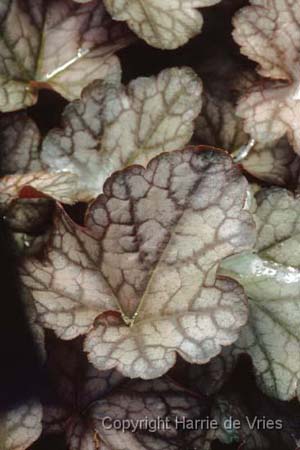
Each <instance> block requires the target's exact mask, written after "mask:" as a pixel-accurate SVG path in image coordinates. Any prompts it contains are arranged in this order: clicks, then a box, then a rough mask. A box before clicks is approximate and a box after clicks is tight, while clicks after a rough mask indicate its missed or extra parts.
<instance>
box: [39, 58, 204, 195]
mask: <svg viewBox="0 0 300 450" xmlns="http://www.w3.org/2000/svg"><path fill="white" fill-rule="evenodd" d="M201 93H202V83H201V80H200V79H199V78H198V77H197V75H196V74H195V72H194V71H193V70H192V69H190V68H187V67H183V68H176V67H175V68H172V69H166V70H164V71H162V72H161V73H160V74H159V75H158V76H157V77H149V78H146V77H140V78H137V79H136V80H134V81H132V82H131V83H130V84H129V85H128V87H127V88H123V87H122V86H120V85H119V84H118V83H109V84H108V83H106V84H104V83H101V82H95V83H93V84H92V85H90V86H89V87H88V88H86V89H85V90H84V92H83V94H82V99H81V101H76V102H74V103H72V104H70V105H68V106H67V108H66V110H65V112H64V114H63V122H62V128H61V129H54V130H52V131H51V132H50V133H49V134H48V136H47V137H46V139H45V140H44V142H43V146H42V153H41V158H42V161H43V164H44V165H46V166H47V167H48V168H49V170H51V171H53V170H55V171H59V170H67V171H70V172H73V173H76V174H78V176H79V177H80V191H81V192H80V194H79V197H80V198H83V199H88V198H90V199H93V198H95V197H96V196H97V195H98V194H99V193H100V192H101V191H102V188H103V183H104V181H105V180H106V178H107V177H108V176H109V175H110V174H111V173H113V172H114V171H116V170H120V169H123V168H124V167H126V166H128V165H130V164H143V165H145V164H147V163H148V162H149V161H150V159H151V158H153V157H154V156H156V155H158V154H159V153H161V152H163V151H171V150H177V149H181V148H183V147H184V145H186V144H187V143H188V142H189V140H190V138H191V136H192V134H193V129H194V120H195V118H196V117H197V115H198V114H199V112H200V109H201Z"/></svg>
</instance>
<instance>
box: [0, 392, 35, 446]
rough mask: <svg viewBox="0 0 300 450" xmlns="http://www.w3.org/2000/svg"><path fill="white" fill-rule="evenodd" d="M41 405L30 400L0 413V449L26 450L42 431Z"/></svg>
mask: <svg viewBox="0 0 300 450" xmlns="http://www.w3.org/2000/svg"><path fill="white" fill-rule="evenodd" d="M41 422H42V407H41V405H40V403H39V402H37V401H35V400H32V401H29V402H28V403H27V404H23V405H20V406H17V407H14V408H11V409H10V410H9V411H7V412H5V413H1V414H0V446H1V450H26V449H27V448H29V447H30V446H31V444H33V442H35V441H36V440H37V439H38V438H39V436H40V434H41V432H42V423H41Z"/></svg>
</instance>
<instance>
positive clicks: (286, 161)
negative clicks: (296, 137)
mask: <svg viewBox="0 0 300 450" xmlns="http://www.w3.org/2000/svg"><path fill="white" fill-rule="evenodd" d="M241 164H242V166H243V168H244V169H245V170H246V171H247V172H248V173H250V174H251V175H253V176H254V177H256V178H258V179H260V180H263V181H265V182H267V183H269V184H276V185H279V186H283V187H290V188H295V186H296V185H297V178H298V176H299V173H300V158H299V156H298V155H296V154H295V152H294V151H293V148H292V147H291V146H290V145H289V143H288V141H287V139H286V138H285V137H283V138H281V139H279V141H278V142H274V143H271V144H268V145H261V144H259V143H258V144H256V145H255V146H254V147H253V148H252V149H251V151H250V153H249V155H248V156H247V157H246V158H245V159H244V160H242V161H241Z"/></svg>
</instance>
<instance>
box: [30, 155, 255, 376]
mask: <svg viewBox="0 0 300 450" xmlns="http://www.w3.org/2000/svg"><path fill="white" fill-rule="evenodd" d="M212 180H213V181H212ZM246 193H247V182H246V180H245V179H244V178H243V177H242V176H241V174H240V172H239V170H238V169H237V168H235V167H234V166H233V164H232V161H231V158H230V157H229V156H228V155H226V153H223V152H221V151H216V150H206V149H203V150H193V149H188V150H185V151H181V152H180V151H179V152H172V153H166V154H162V155H160V156H159V157H157V158H154V159H153V160H152V161H151V162H150V163H149V165H148V168H147V169H143V168H142V167H141V166H132V167H129V168H128V169H126V170H124V171H123V172H117V173H116V174H115V175H113V176H112V177H111V178H110V179H108V181H107V182H106V183H105V186H104V194H103V195H101V196H99V197H98V199H97V200H96V201H95V202H94V203H93V204H92V205H91V207H90V209H89V211H88V214H87V219H86V226H87V229H86V230H82V229H80V228H78V227H75V225H74V224H71V223H70V220H66V218H65V217H64V215H63V216H62V217H58V218H57V224H56V231H55V233H54V236H53V240H52V246H51V247H50V248H49V250H48V254H47V260H46V261H38V260H35V259H32V260H30V261H26V262H25V268H24V269H25V272H26V275H25V278H24V281H25V283H26V284H28V285H29V286H30V287H31V289H32V292H33V296H34V298H35V300H36V302H37V308H38V311H39V313H40V315H41V318H42V321H43V323H44V325H45V326H48V327H50V328H53V329H54V330H55V331H56V333H57V334H58V335H59V336H61V337H63V338H67V339H71V338H73V337H75V336H76V335H78V334H80V333H86V332H87V331H89V329H91V328H92V325H93V321H94V319H95V318H96V317H97V316H98V317H97V320H96V322H95V329H94V330H92V331H90V333H89V334H88V336H87V338H86V342H85V350H86V351H87V352H88V353H89V354H90V355H89V358H90V359H91V361H92V362H93V363H94V364H95V366H96V367H98V368H99V369H106V368H112V367H118V369H119V370H120V371H121V372H122V373H123V374H125V375H130V376H131V377H138V376H140V377H143V378H154V377H157V376H159V375H161V374H163V373H165V372H166V371H167V370H168V369H169V368H170V367H171V366H172V365H173V364H174V361H175V355H176V353H175V352H176V351H177V352H179V353H180V354H181V356H183V357H184V358H185V359H187V360H188V361H191V362H196V363H201V362H202V363H203V362H207V361H208V360H209V359H210V358H212V357H213V356H215V355H217V354H218V353H219V352H220V350H221V345H229V344H230V343H231V342H233V341H235V340H236V338H237V335H238V332H239V328H240V327H241V326H242V325H243V324H244V323H245V321H246V319H247V306H246V305H245V303H244V294H243V292H242V290H241V288H240V287H239V286H238V285H237V284H236V283H235V282H233V281H231V280H227V279H226V280H216V269H217V266H218V264H219V261H220V260H221V259H222V258H224V257H225V256H226V255H230V254H234V253H236V252H239V251H241V250H243V249H246V248H249V247H250V248H251V246H252V245H253V242H254V238H255V233H254V227H253V223H252V218H251V215H250V214H249V212H248V211H246V210H245V209H244V207H245V200H246ZM87 232H88V233H89V235H88V234H87ZM91 234H93V235H91ZM79 280H80V282H79ZM110 310H114V311H115V312H114V313H112V312H110ZM105 311H107V312H106V313H105V314H104V315H101V313H103V312H105ZM80 315H81V316H80Z"/></svg>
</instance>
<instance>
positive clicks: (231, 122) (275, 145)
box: [193, 66, 300, 187]
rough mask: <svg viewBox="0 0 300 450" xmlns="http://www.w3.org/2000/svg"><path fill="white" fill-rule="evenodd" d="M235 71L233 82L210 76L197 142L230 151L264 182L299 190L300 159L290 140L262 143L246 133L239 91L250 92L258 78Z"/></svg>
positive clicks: (245, 167) (205, 88) (197, 121)
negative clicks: (238, 108) (238, 105)
mask: <svg viewBox="0 0 300 450" xmlns="http://www.w3.org/2000/svg"><path fill="white" fill-rule="evenodd" d="M214 68H215V67H214ZM217 68H219V67H218V66H217ZM235 69H236V70H240V72H239V73H238V75H236V76H234V77H233V78H232V72H231V71H230V75H231V79H230V80H229V81H228V80H227V79H226V77H225V80H224V78H222V79H221V80H219V79H218V78H217V79H215V78H213V74H210V75H211V80H210V81H209V82H207V81H206V80H205V83H204V92H203V107H202V110H201V113H200V115H199V116H198V118H197V119H196V122H195V133H194V138H193V142H194V143H195V144H201V145H203V144H205V145H214V146H215V147H219V148H224V149H225V150H228V151H229V152H230V153H231V154H232V155H233V157H234V158H235V161H237V162H239V163H240V164H241V165H242V167H243V168H244V169H245V170H246V171H247V172H248V173H250V174H251V175H253V176H254V177H256V178H258V179H260V180H263V181H265V182H268V183H271V184H277V185H279V186H284V187H287V186H289V187H295V185H296V184H297V177H298V174H299V172H300V157H299V156H297V155H296V154H295V152H294V151H293V148H292V147H291V146H290V144H289V143H288V140H287V138H286V137H283V138H281V139H279V140H277V141H274V142H271V143H260V142H255V141H254V140H253V139H251V136H249V134H247V133H246V132H245V131H244V128H243V120H242V119H241V118H240V117H239V116H237V114H236V106H235V104H236V92H240V93H241V92H243V91H244V90H245V89H246V90H247V88H248V86H249V83H251V82H253V80H254V76H253V73H252V72H248V71H246V72H243V71H242V70H241V69H240V68H239V67H235ZM225 76H226V73H225ZM233 88H234V91H233Z"/></svg>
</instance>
